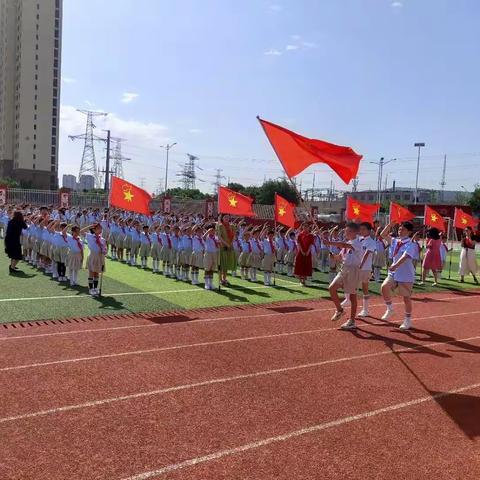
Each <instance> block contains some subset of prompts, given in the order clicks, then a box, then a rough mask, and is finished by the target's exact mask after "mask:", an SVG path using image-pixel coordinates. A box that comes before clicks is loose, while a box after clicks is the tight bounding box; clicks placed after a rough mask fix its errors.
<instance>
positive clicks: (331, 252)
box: [324, 225, 341, 283]
mask: <svg viewBox="0 0 480 480" xmlns="http://www.w3.org/2000/svg"><path fill="white" fill-rule="evenodd" d="M325 238H326V239H327V240H331V241H332V242H333V244H332V245H328V244H327V242H325V240H324V243H325V246H327V247H328V266H329V274H328V281H329V282H330V283H331V282H333V279H334V278H335V277H336V276H337V270H338V268H339V267H340V265H341V258H340V257H339V256H338V254H339V253H340V249H339V248H338V247H337V246H336V245H335V242H340V241H341V238H340V232H339V229H338V225H337V226H335V227H333V228H331V229H330V230H329V232H328V235H325Z"/></svg>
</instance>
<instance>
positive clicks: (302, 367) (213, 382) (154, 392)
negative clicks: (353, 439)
mask: <svg viewBox="0 0 480 480" xmlns="http://www.w3.org/2000/svg"><path fill="white" fill-rule="evenodd" d="M478 339H480V336H476V337H469V338H459V339H456V340H450V341H448V342H435V343H429V344H426V345H418V346H416V347H405V348H401V349H398V350H392V349H391V348H390V349H388V350H382V351H380V352H375V353H365V354H362V355H355V356H351V357H342V358H334V359H330V360H323V361H321V362H314V363H305V364H301V365H293V366H291V367H283V368H275V369H271V370H261V371H259V372H253V373H245V374H239V375H234V376H231V377H221V378H214V379H211V380H205V381H202V382H195V383H187V384H183V385H176V386H173V387H166V388H161V389H158V390H151V391H148V392H139V393H132V394H130V395H123V396H118V397H110V398H103V399H100V400H91V401H88V402H84V403H79V404H75V405H65V406H62V407H55V408H50V409H47V410H40V411H37V412H31V413H23V414H20V415H13V416H9V417H0V424H2V423H7V422H14V421H17V420H24V419H27V418H35V417H43V416H46V415H53V414H57V413H63V412H68V411H72V410H80V409H83V408H91V407H98V406H101V405H107V404H110V403H115V402H121V401H129V400H135V399H138V398H146V397H152V396H155V395H162V394H165V393H172V392H179V391H182V390H188V389H191V388H199V387H205V386H210V385H219V384H225V383H230V382H234V381H238V380H248V379H251V378H258V377H266V376H269V375H275V374H282V373H286V372H292V371H296V370H306V369H309V368H316V367H321V366H324V365H332V364H336V363H343V362H351V361H354V360H363V359H366V358H373V357H380V356H384V355H394V354H399V353H405V352H411V351H416V350H421V349H425V348H431V347H435V346H441V345H450V344H455V343H458V342H467V341H472V340H478Z"/></svg>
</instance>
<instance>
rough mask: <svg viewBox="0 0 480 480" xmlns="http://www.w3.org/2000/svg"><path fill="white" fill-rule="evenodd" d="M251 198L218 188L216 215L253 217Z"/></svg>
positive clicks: (224, 188) (225, 188) (227, 189)
mask: <svg viewBox="0 0 480 480" xmlns="http://www.w3.org/2000/svg"><path fill="white" fill-rule="evenodd" d="M252 204H253V198H250V197H247V196H246V195H242V194H241V193H238V192H235V191H233V190H230V189H229V188H227V187H218V213H228V214H230V215H240V216H242V217H254V216H255V213H253V210H252Z"/></svg>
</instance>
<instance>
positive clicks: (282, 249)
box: [275, 227, 288, 274]
mask: <svg viewBox="0 0 480 480" xmlns="http://www.w3.org/2000/svg"><path fill="white" fill-rule="evenodd" d="M275 245H276V249H277V258H276V269H277V273H280V274H283V273H284V270H285V255H286V254H287V251H288V243H287V239H286V238H285V229H284V228H283V227H280V228H279V229H278V235H277V237H276V239H275Z"/></svg>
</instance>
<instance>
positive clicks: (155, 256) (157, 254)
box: [151, 224, 163, 273]
mask: <svg viewBox="0 0 480 480" xmlns="http://www.w3.org/2000/svg"><path fill="white" fill-rule="evenodd" d="M152 228H153V233H152V235H151V237H152V250H151V255H152V273H163V272H162V271H160V259H161V252H162V236H161V228H160V226H159V225H156V224H153V225H152Z"/></svg>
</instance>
